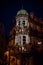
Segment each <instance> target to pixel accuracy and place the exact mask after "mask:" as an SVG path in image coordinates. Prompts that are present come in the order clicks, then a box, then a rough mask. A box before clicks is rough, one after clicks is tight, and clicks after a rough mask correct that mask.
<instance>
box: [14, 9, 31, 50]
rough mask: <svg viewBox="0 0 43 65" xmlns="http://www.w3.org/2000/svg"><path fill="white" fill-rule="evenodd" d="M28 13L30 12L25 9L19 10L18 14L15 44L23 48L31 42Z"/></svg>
mask: <svg viewBox="0 0 43 65" xmlns="http://www.w3.org/2000/svg"><path fill="white" fill-rule="evenodd" d="M28 15H29V14H28V12H27V11H26V10H24V9H21V10H20V11H18V12H17V15H16V26H15V31H16V35H15V45H19V48H22V50H23V49H24V47H25V45H26V44H29V43H30V36H29V19H28Z"/></svg>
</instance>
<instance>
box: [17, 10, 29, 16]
mask: <svg viewBox="0 0 43 65" xmlns="http://www.w3.org/2000/svg"><path fill="white" fill-rule="evenodd" d="M20 14H26V15H28V12H27V11H26V10H24V9H21V10H19V11H18V12H17V15H20Z"/></svg>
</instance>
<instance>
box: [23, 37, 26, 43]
mask: <svg viewBox="0 0 43 65" xmlns="http://www.w3.org/2000/svg"><path fill="white" fill-rule="evenodd" d="M25 43H26V36H23V44H25Z"/></svg>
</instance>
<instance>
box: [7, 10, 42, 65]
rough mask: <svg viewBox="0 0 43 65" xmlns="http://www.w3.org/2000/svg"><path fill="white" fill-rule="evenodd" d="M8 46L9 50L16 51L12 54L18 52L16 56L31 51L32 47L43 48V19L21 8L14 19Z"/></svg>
mask: <svg viewBox="0 0 43 65" xmlns="http://www.w3.org/2000/svg"><path fill="white" fill-rule="evenodd" d="M8 46H9V49H10V50H9V52H10V51H11V50H12V51H14V52H13V53H11V54H10V56H12V55H13V56H14V55H15V54H17V55H16V56H17V57H16V58H18V57H19V56H18V55H20V53H24V52H26V53H27V52H29V51H30V50H31V47H33V48H35V49H36V50H38V51H39V50H43V20H41V19H39V18H37V17H36V16H35V15H34V14H33V13H32V12H30V13H28V12H27V11H26V10H24V9H21V10H19V11H18V12H17V15H16V16H15V18H14V20H13V25H12V27H11V30H10V35H9V45H8ZM19 59H20V58H18V60H19ZM17 65H19V64H17ZM20 65H21V64H20Z"/></svg>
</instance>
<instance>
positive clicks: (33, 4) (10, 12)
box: [0, 0, 43, 35]
mask: <svg viewBox="0 0 43 65" xmlns="http://www.w3.org/2000/svg"><path fill="white" fill-rule="evenodd" d="M22 5H23V8H24V9H26V10H27V11H28V12H34V14H35V15H36V16H37V17H39V18H42V19H43V2H42V0H12V1H11V0H6V1H4V0H1V1H0V21H1V20H2V22H3V23H4V24H5V31H6V34H7V35H8V34H9V29H10V26H11V24H12V20H13V17H14V16H15V15H16V13H17V11H18V10H20V9H21V8H22Z"/></svg>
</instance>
